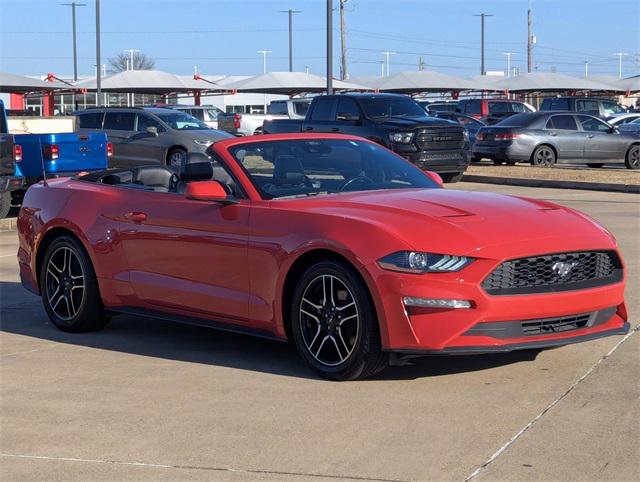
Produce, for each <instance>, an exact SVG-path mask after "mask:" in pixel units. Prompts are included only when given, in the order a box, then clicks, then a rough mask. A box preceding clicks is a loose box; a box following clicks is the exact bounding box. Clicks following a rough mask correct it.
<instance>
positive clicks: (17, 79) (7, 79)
mask: <svg viewBox="0 0 640 482" xmlns="http://www.w3.org/2000/svg"><path fill="white" fill-rule="evenodd" d="M68 88H69V86H68V85H64V84H62V83H59V82H45V81H44V80H40V79H34V78H32V77H25V76H24V75H17V74H11V73H9V72H0V92H5V93H7V94H25V93H27V92H38V91H51V90H58V89H68Z"/></svg>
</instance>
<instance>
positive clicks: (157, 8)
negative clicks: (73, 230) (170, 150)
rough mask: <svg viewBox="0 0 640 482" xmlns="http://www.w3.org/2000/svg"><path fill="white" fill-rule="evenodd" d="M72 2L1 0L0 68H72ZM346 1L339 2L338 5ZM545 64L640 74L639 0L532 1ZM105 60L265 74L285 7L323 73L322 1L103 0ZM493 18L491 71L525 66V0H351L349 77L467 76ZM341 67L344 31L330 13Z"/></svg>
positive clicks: (488, 52)
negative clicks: (132, 58) (384, 64)
mask: <svg viewBox="0 0 640 482" xmlns="http://www.w3.org/2000/svg"><path fill="white" fill-rule="evenodd" d="M70 1H71V0H0V70H2V71H6V72H13V73H18V74H24V75H43V74H46V73H47V72H54V73H55V74H57V75H59V76H67V77H69V76H70V75H71V74H72V72H73V61H72V35H71V9H70V7H66V6H62V5H60V4H61V3H69V2H70ZM78 1H79V2H82V3H85V4H87V5H86V6H84V7H79V8H78V13H77V29H78V37H77V38H78V70H79V75H80V76H88V75H94V69H95V67H94V66H95V0H78ZM338 3H339V0H334V4H335V5H334V6H335V7H337V4H338ZM531 4H532V10H533V32H534V35H535V36H536V38H537V43H536V45H535V47H534V51H533V64H534V66H535V67H537V69H538V70H539V71H543V72H549V71H554V70H555V71H557V72H561V73H565V74H568V75H575V76H583V75H584V73H585V61H588V62H589V64H588V69H589V75H615V76H617V75H618V57H617V56H615V55H614V53H615V52H623V53H626V54H628V55H626V56H624V57H623V63H622V73H623V76H628V75H633V74H638V73H640V31H639V30H640V1H639V0H531ZM100 5H101V29H102V59H103V63H105V61H106V59H107V58H108V57H112V56H114V55H116V54H118V53H120V52H122V51H124V50H125V49H132V48H133V49H138V50H140V51H142V52H144V53H145V54H147V55H148V56H150V57H152V58H153V59H155V61H156V68H157V69H159V70H165V71H168V72H174V73H179V74H191V73H193V72H194V67H195V66H197V69H198V71H199V72H200V73H202V74H225V75H257V74H259V73H262V68H263V66H262V54H259V53H258V50H269V51H271V53H269V54H268V57H267V70H269V71H286V70H288V34H287V15H286V14H285V13H280V11H281V10H286V9H289V8H292V9H296V10H300V11H301V13H298V14H295V15H294V32H293V36H294V52H293V54H294V70H298V71H304V70H305V67H308V69H309V70H310V71H311V72H312V73H316V74H320V75H324V73H325V48H326V44H325V39H326V37H325V25H326V16H325V12H326V1H325V0H261V1H259V0H206V1H205V0H126V1H125V0H101V2H100ZM482 12H484V13H487V14H492V15H493V16H492V17H488V18H486V33H485V42H486V43H485V62H486V70H489V71H492V70H498V71H505V70H506V69H507V56H506V55H505V53H506V52H512V53H513V54H512V56H511V59H512V60H511V65H512V67H516V68H519V69H520V71H521V72H526V57H527V56H526V39H527V23H526V22H527V0H501V1H488V0H487V1H484V0H348V1H347V5H346V22H347V49H348V50H347V59H348V73H349V75H350V76H351V77H358V76H368V75H380V72H381V61H383V59H384V56H383V54H382V52H383V51H393V52H395V53H394V54H392V55H390V66H389V69H390V73H391V74H393V73H396V72H399V71H402V70H417V68H418V62H419V59H420V57H422V59H423V61H424V62H425V69H426V70H434V71H439V72H443V73H446V74H452V75H459V76H464V77H470V76H473V75H478V74H479V73H480V19H479V18H478V17H475V16H473V15H474V14H479V13H482ZM333 38H334V75H335V76H339V68H340V67H339V53H340V34H339V19H338V13H337V9H336V12H335V13H334V37H333Z"/></svg>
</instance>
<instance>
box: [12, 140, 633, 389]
mask: <svg viewBox="0 0 640 482" xmlns="http://www.w3.org/2000/svg"><path fill="white" fill-rule="evenodd" d="M209 154H210V158H211V161H210V162H197V163H191V164H186V165H185V166H184V167H183V168H182V170H181V171H180V172H174V171H173V170H171V169H168V168H164V167H159V166H143V167H138V168H133V169H128V170H123V169H111V170H106V171H101V172H94V173H91V174H87V175H79V176H78V177H75V178H64V179H55V180H49V181H48V182H47V183H46V185H44V184H42V183H40V184H38V185H34V186H32V187H31V188H30V189H29V191H28V192H27V194H26V196H25V199H24V202H23V205H22V209H21V211H20V214H19V218H18V229H19V237H20V247H19V252H18V258H19V263H20V275H21V278H22V283H23V285H24V286H25V287H26V288H27V289H29V290H31V291H33V292H35V293H37V294H39V295H41V296H42V299H43V303H44V307H45V309H46V312H47V314H48V316H49V318H50V319H51V321H52V322H53V323H54V324H55V325H56V326H57V327H58V328H60V329H62V330H65V331H75V332H77V331H87V330H94V329H98V328H101V327H103V326H104V325H105V323H106V322H107V321H108V319H109V317H110V316H111V315H113V314H116V313H129V314H138V315H143V316H150V317H155V318H162V319H169V320H177V321H184V322H188V323H197V324H201V325H207V326H212V327H217V328H221V329H226V330H233V331H239V332H246V333H252V334H256V335H260V336H265V337H269V338H275V339H278V340H292V341H293V343H294V344H295V346H296V348H297V350H298V351H299V353H300V355H301V356H302V358H303V359H304V360H305V361H306V362H307V363H308V364H309V365H310V366H311V367H312V368H313V369H314V370H315V371H316V372H318V373H319V374H320V375H322V376H324V377H327V378H330V379H335V380H350V379H355V378H359V377H366V376H370V375H373V374H375V373H377V372H379V371H380V370H382V369H383V368H384V367H385V366H386V364H387V363H388V361H389V357H390V354H394V357H409V356H419V355H423V354H460V353H486V352H503V351H510V350H516V349H528V348H535V349H539V348H544V347H551V346H557V345H564V344H568V343H575V342H580V341H586V340H592V339H595V338H599V337H603V336H608V335H615V334H622V333H625V332H626V331H628V329H629V324H628V323H627V311H626V308H625V303H624V296H623V293H624V282H625V274H624V264H623V261H622V258H621V256H620V253H619V251H618V249H617V245H616V240H615V238H614V237H613V236H612V235H611V234H610V233H609V232H608V231H607V230H606V229H605V228H603V227H602V226H600V225H599V224H598V223H596V222H595V221H594V220H593V219H591V218H589V217H588V216H586V215H584V214H581V213H580V212H577V211H575V210H573V209H570V208H567V207H563V206H558V205H556V204H552V203H549V202H544V201H538V200H534V199H527V198H521V197H511V196H504V195H498V194H491V193H480V192H462V191H456V190H448V189H442V186H441V184H440V183H439V182H438V176H437V175H433V174H431V173H424V172H422V171H420V170H419V169H417V168H416V167H414V166H413V165H412V164H410V163H409V162H407V161H405V160H404V159H402V158H401V157H399V156H397V155H396V154H394V153H393V152H391V151H389V150H387V149H385V148H384V147H381V146H379V145H377V144H375V143H373V142H370V141H367V140H365V139H362V138H358V137H350V136H342V135H322V134H313V135H304V134H289V135H274V136H270V135H265V136H259V137H245V138H237V139H229V140H224V141H221V142H218V143H216V144H214V145H213V146H212V147H211V148H210V150H209Z"/></svg>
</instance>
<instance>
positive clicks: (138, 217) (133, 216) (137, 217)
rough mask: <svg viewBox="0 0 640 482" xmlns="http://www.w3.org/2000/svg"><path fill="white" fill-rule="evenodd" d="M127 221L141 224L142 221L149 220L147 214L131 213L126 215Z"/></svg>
mask: <svg viewBox="0 0 640 482" xmlns="http://www.w3.org/2000/svg"><path fill="white" fill-rule="evenodd" d="M124 217H125V219H128V220H129V221H133V222H134V223H141V222H142V221H146V220H147V215H146V214H145V213H141V212H137V211H134V212H131V213H127V214H125V215H124Z"/></svg>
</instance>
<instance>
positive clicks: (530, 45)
mask: <svg viewBox="0 0 640 482" xmlns="http://www.w3.org/2000/svg"><path fill="white" fill-rule="evenodd" d="M534 43H535V39H534V37H533V33H532V32H531V0H529V8H528V9H527V72H529V73H531V53H532V51H533V44H534Z"/></svg>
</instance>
